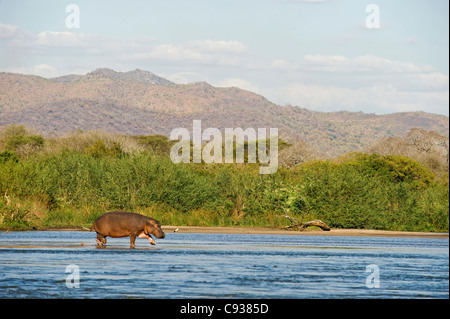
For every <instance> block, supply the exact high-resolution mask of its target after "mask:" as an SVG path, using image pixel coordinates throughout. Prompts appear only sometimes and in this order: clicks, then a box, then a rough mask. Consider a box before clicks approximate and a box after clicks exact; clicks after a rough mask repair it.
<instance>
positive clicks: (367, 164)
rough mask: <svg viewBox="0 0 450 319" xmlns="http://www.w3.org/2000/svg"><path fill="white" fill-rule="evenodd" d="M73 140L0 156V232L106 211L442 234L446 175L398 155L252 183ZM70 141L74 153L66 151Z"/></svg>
mask: <svg viewBox="0 0 450 319" xmlns="http://www.w3.org/2000/svg"><path fill="white" fill-rule="evenodd" d="M74 136H79V137H80V140H77V139H76V138H75V137H74ZM74 136H72V137H70V138H66V139H64V140H59V139H58V140H53V141H52V142H51V143H48V141H45V144H46V145H47V146H46V148H47V147H48V148H47V150H46V151H45V152H43V153H40V154H39V156H31V157H28V158H23V159H21V160H20V161H19V160H18V157H17V156H16V155H15V153H14V152H13V151H3V152H1V153H0V196H5V194H8V196H11V198H14V201H15V202H14V205H12V206H11V205H9V206H7V205H6V202H5V200H4V198H3V199H0V206H1V207H0V208H2V209H3V211H2V214H3V215H2V220H1V224H0V227H16V225H19V224H21V225H27V227H29V226H30V225H31V224H29V221H30V220H32V221H33V223H35V222H36V223H41V224H43V225H47V226H55V225H56V226H68V225H71V226H76V225H85V226H87V225H89V224H90V223H92V221H93V220H95V218H96V217H98V216H99V215H100V214H102V213H104V212H106V211H107V210H113V209H121V210H132V211H138V212H144V213H146V212H151V214H152V216H153V215H156V216H159V217H158V218H162V219H163V220H164V221H165V222H169V221H170V220H172V221H173V220H175V221H177V222H182V223H190V224H194V225H199V224H201V225H205V224H208V223H214V224H237V223H240V224H241V225H245V224H246V225H255V224H257V225H272V226H273V225H278V224H277V222H276V221H277V220H278V221H282V222H284V223H288V222H287V221H286V220H285V219H284V218H280V217H277V215H280V214H281V213H284V212H287V213H289V214H290V215H291V216H294V217H297V218H300V217H304V218H305V221H306V220H311V219H321V220H323V221H324V222H326V223H327V224H329V225H330V226H331V227H341V228H372V229H391V230H416V231H448V227H449V226H448V219H449V218H448V207H449V191H448V173H447V176H446V177H445V178H444V177H443V175H442V174H440V175H439V176H438V177H435V176H434V174H433V173H432V172H431V171H430V170H429V169H428V168H426V167H425V166H423V165H422V164H419V163H418V162H416V161H414V160H412V159H410V158H408V157H405V156H397V155H378V154H365V153H350V154H347V155H345V156H342V157H340V158H337V159H330V160H316V161H307V162H305V163H303V164H300V165H296V166H295V167H294V168H290V169H287V168H279V169H278V171H277V172H276V173H275V174H273V175H259V164H204V163H200V164H183V163H180V164H174V163H173V162H172V161H171V160H170V158H169V157H168V156H167V155H163V154H158V152H159V151H155V150H154V149H153V151H150V149H149V148H147V147H143V148H140V146H136V144H135V143H136V141H135V140H132V139H128V138H125V137H111V136H109V135H102V134H97V133H88V134H87V133H79V135H74ZM139 140H140V141H139V142H138V143H140V145H141V146H142V145H143V144H142V143H144V142H145V141H147V142H149V143H150V142H151V143H153V142H155V141H159V142H155V143H156V144H155V145H160V144H159V143H162V144H161V145H163V144H164V141H163V139H161V138H156V139H155V140H153V139H146V138H142V137H141V138H139ZM70 141H76V142H77V143H78V144H76V145H77V146H76V147H69V146H70V145H71V144H69V142H70ZM151 143H150V144H151ZM58 145H59V146H58ZM62 145H64V147H62ZM155 147H156V146H155ZM50 149H52V150H53V151H50ZM139 150H142V151H139ZM161 152H162V153H164V152H165V150H164V152H163V151H161ZM5 198H6V197H5ZM1 200H3V203H2V202H1ZM22 202H27V203H29V205H28V206H27V207H29V209H27V210H25V209H24V206H23V205H21V203H22ZM33 207H41V210H44V213H43V214H41V215H42V216H41V217H40V218H38V219H33V215H34V211H33ZM169 217H170V218H169ZM27 223H28V224H27Z"/></svg>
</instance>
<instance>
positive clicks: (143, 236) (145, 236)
mask: <svg viewBox="0 0 450 319" xmlns="http://www.w3.org/2000/svg"><path fill="white" fill-rule="evenodd" d="M138 237H139V238H147V239H148V241H149V242H150V244H152V245H156V243H155V240H154V239H153V238H152V236H150V235H146V234H145V233H144V232H142V233H140V234H139V236H138Z"/></svg>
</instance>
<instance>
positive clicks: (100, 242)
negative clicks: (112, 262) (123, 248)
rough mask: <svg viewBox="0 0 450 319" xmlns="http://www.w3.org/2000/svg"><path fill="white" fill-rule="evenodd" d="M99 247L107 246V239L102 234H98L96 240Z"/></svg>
mask: <svg viewBox="0 0 450 319" xmlns="http://www.w3.org/2000/svg"><path fill="white" fill-rule="evenodd" d="M95 241H96V242H97V245H98V246H103V245H105V244H106V238H105V236H103V235H102V234H99V233H97V238H96V239H95Z"/></svg>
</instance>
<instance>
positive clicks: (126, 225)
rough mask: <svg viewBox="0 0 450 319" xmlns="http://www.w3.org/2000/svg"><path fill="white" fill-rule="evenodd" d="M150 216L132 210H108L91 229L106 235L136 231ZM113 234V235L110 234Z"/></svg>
mask: <svg viewBox="0 0 450 319" xmlns="http://www.w3.org/2000/svg"><path fill="white" fill-rule="evenodd" d="M147 218H148V217H146V216H142V215H140V214H136V213H130V212H119V211H115V212H108V213H105V214H103V215H102V216H100V217H99V218H97V219H96V220H95V222H94V223H93V224H92V227H91V230H95V231H96V232H98V233H102V234H104V235H108V234H112V233H116V234H117V235H118V234H119V233H120V234H122V233H124V232H126V233H127V232H130V231H136V230H137V229H140V228H142V227H143V225H144V224H145V220H146V219H147ZM110 236H111V235H110Z"/></svg>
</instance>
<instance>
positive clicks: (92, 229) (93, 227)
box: [89, 223, 95, 231]
mask: <svg viewBox="0 0 450 319" xmlns="http://www.w3.org/2000/svg"><path fill="white" fill-rule="evenodd" d="M89 231H95V223H93V224H92V226H91V228H90V229H89Z"/></svg>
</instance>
